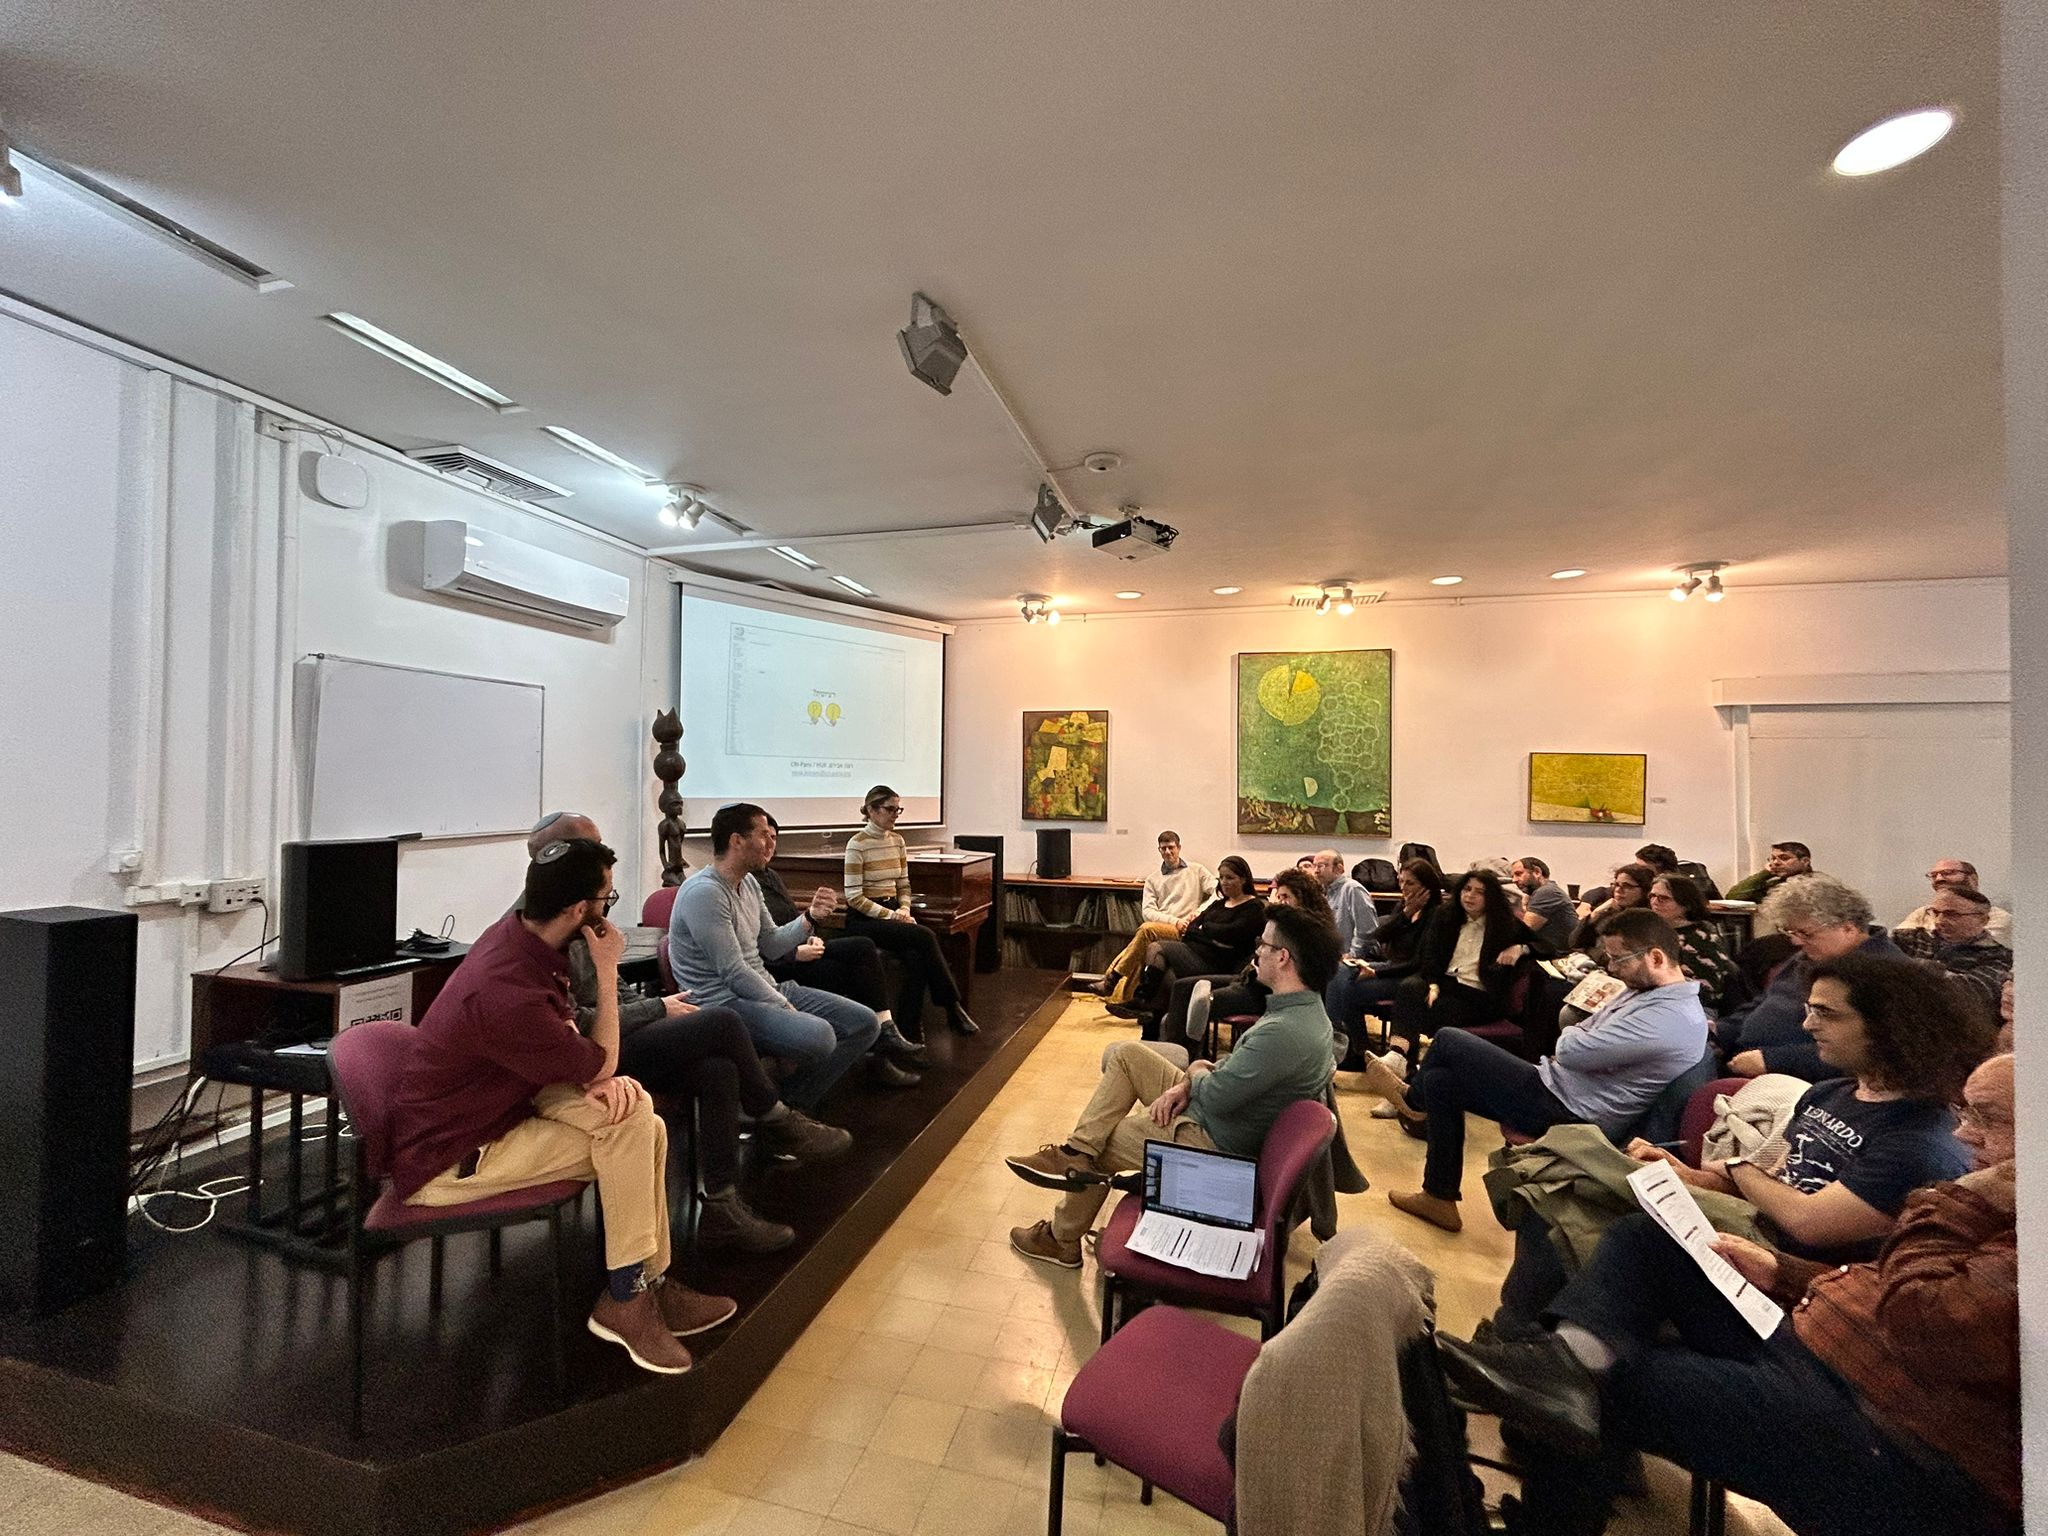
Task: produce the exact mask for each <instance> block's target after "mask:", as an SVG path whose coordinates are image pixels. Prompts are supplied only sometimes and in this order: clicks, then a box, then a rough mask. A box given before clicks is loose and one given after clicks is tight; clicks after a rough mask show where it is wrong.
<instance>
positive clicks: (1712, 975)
mask: <svg viewBox="0 0 2048 1536" xmlns="http://www.w3.org/2000/svg"><path fill="white" fill-rule="evenodd" d="M1650 910H1651V911H1652V912H1654V913H1656V914H1657V915H1658V916H1659V917H1661V918H1663V919H1664V921H1665V922H1667V923H1669V924H1670V925H1671V926H1672V928H1673V929H1675V930H1676V931H1677V933H1678V950H1679V953H1678V964H1679V967H1680V969H1682V970H1683V971H1684V972H1685V974H1686V975H1688V976H1690V977H1691V978H1692V979H1693V980H1694V981H1696V982H1698V983H1699V984H1700V1002H1701V1004H1702V1005H1703V1006H1704V1007H1705V1008H1706V1009H1707V1011H1708V1012H1710V1013H1719V1012H1720V1011H1721V993H1722V990H1723V989H1724V988H1725V987H1726V986H1727V985H1728V983H1729V982H1730V981H1731V980H1732V979H1733V978H1734V976H1735V957H1734V956H1733V955H1731V954H1729V953H1728V949H1727V946H1726V945H1724V944H1723V943H1722V942H1721V934H1720V931H1719V930H1718V929H1717V928H1715V927H1714V919H1713V915H1712V914H1711V913H1710V912H1708V910H1707V898H1706V897H1704V896H1702V895H1701V894H1700V888H1699V887H1698V886H1697V885H1695V884H1693V882H1692V881H1691V880H1690V879H1689V878H1688V877H1686V876H1684V875H1659V876H1658V877H1657V878H1656V879H1654V880H1652V881H1651V882H1650Z"/></svg>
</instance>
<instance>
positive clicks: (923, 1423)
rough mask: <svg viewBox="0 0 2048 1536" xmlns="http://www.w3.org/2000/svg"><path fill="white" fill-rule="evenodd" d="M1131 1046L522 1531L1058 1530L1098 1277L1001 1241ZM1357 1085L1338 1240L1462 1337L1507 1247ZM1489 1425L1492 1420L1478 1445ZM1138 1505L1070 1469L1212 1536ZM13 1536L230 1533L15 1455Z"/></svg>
mask: <svg viewBox="0 0 2048 1536" xmlns="http://www.w3.org/2000/svg"><path fill="white" fill-rule="evenodd" d="M1129 1037H1130V1026H1129V1025H1126V1024H1119V1023H1116V1022H1115V1021H1113V1020H1110V1019H1109V1018H1108V1017H1107V1016H1106V1015H1104V1014H1103V1013H1102V1012H1101V1010H1100V1008H1099V1007H1098V1006H1097V1005H1095V1004H1094V1003H1093V1002H1092V1001H1089V1000H1085V999H1076V1000H1075V1001H1074V1002H1073V1003H1072V1004H1071V1005H1070V1006H1068V1007H1067V1009H1066V1011H1065V1014H1064V1016H1063V1017H1061V1018H1060V1019H1059V1021H1058V1023H1057V1024H1056V1025H1055V1026H1054V1027H1053V1028H1052V1029H1051V1031H1050V1032H1049V1033H1048V1034H1046V1035H1045V1037H1044V1039H1043V1040H1042V1041H1040V1042H1039V1043H1038V1044H1037V1045H1036V1047H1035V1049H1034V1050H1033V1051H1032V1053H1031V1055H1030V1057H1029V1059H1028V1060H1026V1061H1025V1062H1024V1064H1023V1065H1022V1066H1021V1067H1019V1068H1018V1069H1017V1070H1016V1072H1015V1073H1014V1074H1013V1075H1012V1076H1010V1078H1009V1079H1008V1081H1007V1083H1006V1084H1005V1085H1004V1086H1003V1088H1002V1090H1001V1091H1000V1093H998V1094H997V1095H996V1096H995V1097H994V1099H993V1101H992V1102H990V1103H989V1104H988V1106H987V1107H986V1109H985V1110H983V1111H981V1113H980V1114H979V1117H978V1118H977V1119H976V1120H975V1121H974V1123H973V1124H972V1126H971V1127H970V1128H968V1129H966V1130H965V1133H964V1134H963V1135H962V1136H960V1137H959V1139H958V1141H957V1144H955V1145H953V1146H952V1148H951V1150H950V1151H949V1152H948V1153H947V1154H946V1155H945V1156H944V1157H943V1159H942V1160H940V1161H939V1162H938V1163H937V1165H936V1167H935V1169H934V1170H933V1171H932V1172H931V1173H930V1174H929V1176H928V1177H925V1178H924V1179H923V1181H922V1187H921V1188H920V1189H919V1190H918V1192H917V1194H916V1195H915V1197H914V1198H913V1199H911V1200H910V1202H909V1204H908V1205H907V1207H905V1208H904V1209H903V1210H902V1212H901V1214H900V1216H898V1217H897V1218H896V1219H895V1220H894V1221H893V1222H892V1223H891V1224H890V1225H889V1226H888V1227H887V1229H886V1230H885V1231H883V1232H882V1233H881V1235H880V1236H879V1237H878V1238H877V1239H875V1241H874V1243H873V1246H872V1247H871V1248H870V1249H869V1250H868V1251H867V1253H866V1256H865V1257H864V1258H862V1259H861V1260H860V1262H859V1263H858V1264H857V1265H855V1266H854V1267H853V1268H852V1270H851V1273H850V1274H849V1275H848V1276H847V1278H846V1279H845V1282H844V1284H843V1285H841V1286H840V1287H839V1289H838V1291H837V1293H836V1294H835V1295H834V1296H833V1297H832V1298H831V1300H830V1301H829V1303H828V1304H826V1305H825V1307H824V1308H823V1310H822V1311H820V1312H819V1313H818V1314H817V1316H816V1319H815V1321H812V1322H811V1323H810V1324H809V1326H808V1327H806V1328H804V1329H802V1330H801V1331H800V1332H799V1333H798V1334H797V1335H796V1336H795V1342H794V1343H793V1344H792V1345H791V1346H790V1348H789V1349H788V1352H787V1353H786V1354H785V1355H783V1357H782V1359H781V1362H780V1364H779V1365H777V1366H776V1367H775V1369H774V1370H773V1372H772V1373H771V1374H769V1375H768V1376H767V1378H766V1380H765V1381H764V1382H763V1383H762V1385H761V1386H760V1388H759V1390H758V1391H755V1392H754V1393H753V1394H752V1396H751V1397H750V1398H749V1399H748V1400H747V1401H746V1403H745V1404H744V1406H743V1407H741V1408H740V1410H739V1416H738V1419H737V1421H736V1422H734V1423H733V1424H732V1425H731V1426H730V1428H728V1429H726V1430H725V1432H724V1433H723V1434H722V1435H720V1436H719V1437H718V1438H717V1440H716V1441H715V1443H713V1444H712V1446H711V1449H710V1451H709V1453H708V1454H706V1455H704V1456H700V1457H697V1458H695V1459H693V1460H691V1461H689V1462H688V1463H686V1464H684V1465H682V1466H679V1467H676V1468H673V1469H671V1470H668V1471H665V1472H661V1473H658V1474H656V1475H653V1476H650V1477H644V1478H641V1479H639V1480H637V1481H633V1482H630V1483H627V1484H626V1485H624V1486H622V1487H618V1488H616V1489H614V1490H612V1491H610V1492H608V1493H604V1494H601V1495H599V1496H597V1497H594V1498H588V1499H585V1500H583V1501H581V1502H577V1503H574V1504H569V1505H565V1506H564V1507H561V1508H559V1509H556V1510H554V1511H552V1512H550V1513H547V1514H544V1515H541V1516H539V1517H537V1518H534V1519H532V1520H530V1521H529V1522H528V1523H526V1524H524V1525H521V1526H518V1527H517V1529H518V1530H519V1531H520V1532H521V1533H522V1536H682V1533H691V1536H774V1533H789V1536H861V1533H887V1536H923V1533H948V1536H950V1533H955V1532H971V1533H974V1536H1012V1533H1014V1536H1035V1533H1037V1532H1041V1531H1043V1530H1044V1529H1045V1524H1044V1521H1045V1509H1044V1500H1045V1486H1046V1446H1047V1427H1048V1423H1049V1416H1050V1415H1052V1414H1054V1413H1056V1412H1057V1409H1058V1405H1059V1402H1060V1399H1061V1396H1062V1395H1063V1394H1064V1392H1065V1389H1066V1384H1067V1382H1068V1381H1069V1380H1070V1379H1071V1378H1072V1375H1073V1373H1074V1371H1075V1370H1076V1369H1077V1368H1078V1367H1079V1365H1080V1364H1081V1362H1082V1361H1084V1360H1085V1359H1086V1358H1087V1357H1088V1354H1089V1353H1090V1352H1091V1351H1092V1350H1093V1348H1094V1344H1095V1340H1096V1337H1097V1333H1098V1323H1097V1313H1096V1310H1095V1307H1096V1303H1095V1295H1096V1287H1095V1284H1094V1278H1095V1277H1094V1270H1093V1265H1092V1263H1090V1264H1089V1265H1088V1266H1087V1267H1085V1268H1084V1269H1083V1270H1082V1271H1081V1272H1080V1273H1078V1274H1076V1273H1073V1272H1069V1271H1063V1270H1056V1269H1050V1268H1047V1267H1044V1266H1040V1265H1035V1264H1030V1263H1028V1262H1026V1261H1024V1260H1022V1259H1019V1258H1017V1257H1016V1256H1015V1255H1014V1254H1013V1253H1011V1252H1010V1251H1009V1249H1008V1247H1007V1243H1006V1241H1005V1238H1006V1234H1007V1231H1008V1228H1009V1227H1010V1226H1012V1225H1015V1224H1018V1223H1021V1222H1025V1221H1030V1220H1035V1219H1036V1218H1037V1217H1039V1216H1042V1215H1044V1214H1045V1213H1046V1211H1047V1209H1048V1208H1049V1205H1050V1201H1051V1198H1052V1197H1051V1196H1049V1195H1047V1194H1045V1193H1044V1192H1043V1191H1039V1190H1035V1189H1032V1188H1030V1187H1029V1186H1027V1185H1024V1184H1022V1183H1020V1182H1019V1181H1018V1180H1016V1179H1015V1178H1014V1177H1013V1176H1012V1175H1010V1174H1009V1173H1008V1172H1007V1171H1006V1170H1005V1169H1003V1167H1002V1166H1001V1163H1000V1156H1001V1154H1002V1153H1003V1152H1006V1151H1011V1150H1016V1149H1027V1150H1028V1149H1029V1148H1032V1147H1035V1146H1037V1145H1038V1144H1039V1143H1041V1142H1043V1141H1046V1140H1049V1139H1056V1138H1057V1137H1059V1136H1060V1135H1063V1134H1064V1133H1065V1131H1066V1130H1067V1129H1069V1128H1070V1127H1071V1122H1072V1117H1073V1115H1074V1113H1075V1111H1076V1110H1077V1109H1078V1107H1079V1105H1080V1103H1081V1102H1082V1100H1083V1099H1084V1098H1085V1095H1086V1092H1087V1089H1088V1086H1089V1084H1090V1082H1091V1081H1092V1079H1093V1076H1094V1073H1095V1070H1096V1059H1097V1057H1098V1056H1099V1055H1100V1053H1101V1050H1102V1047H1103V1046H1104V1045H1105V1044H1107V1043H1109V1042H1110V1041H1112V1040H1118V1039H1127V1038H1129ZM1356 1086H1357V1083H1356V1080H1355V1079H1350V1078H1345V1079H1340V1087H1341V1088H1342V1090H1343V1091H1341V1092H1340V1095H1339V1098H1340V1107H1341V1109H1342V1111H1343V1115H1344V1121H1345V1133H1346V1136H1347V1138H1348V1140H1349V1143H1350V1145H1351V1148H1352V1150H1353V1153H1354V1155H1355V1156H1357V1158H1358V1160H1359V1162H1360V1164H1361V1166H1362V1167H1364V1169H1365V1170H1366V1172H1367V1174H1368V1175H1369V1177H1370V1178H1371V1179H1372V1181H1373V1186H1374V1187H1373V1189H1372V1190H1371V1191H1370V1192H1368V1193H1366V1194H1363V1195H1355V1196H1345V1197H1342V1198H1341V1199H1340V1208H1341V1220H1342V1222H1343V1224H1344V1225H1347V1226H1348V1225H1351V1224H1354V1223H1358V1222H1365V1223H1370V1224H1372V1225H1375V1226H1379V1227H1381V1228H1382V1229H1383V1230H1386V1231H1388V1232H1389V1233H1391V1234H1393V1235H1394V1236H1396V1237H1397V1238H1398V1239H1399V1240H1400V1241H1402V1242H1403V1243H1405V1244H1407V1246H1408V1247H1409V1248H1411V1249H1412V1250H1413V1251H1414V1252H1415V1253H1416V1254H1418V1255H1419V1256H1420V1257H1422V1258H1423V1259H1424V1260H1425V1261H1426V1262H1428V1263H1429V1264H1430V1266H1431V1267H1432V1268H1433V1269H1434V1270H1435V1271H1436V1275H1437V1302H1438V1310H1439V1314H1440V1322H1441V1326H1442V1327H1443V1328H1444V1329H1445V1331H1447V1332H1449V1333H1452V1334H1456V1335H1461V1336H1462V1335H1464V1334H1466V1333H1469V1332H1470V1330H1471V1328H1472V1326H1473V1324H1474V1323H1476V1322H1477V1321H1478V1319H1479V1318H1481V1317H1483V1316H1486V1315H1488V1314H1490V1313H1491V1311H1492V1310H1493V1307H1494V1304H1495V1300H1496V1291H1497V1287H1498V1285H1499V1280H1500V1276H1501V1274H1502V1272H1503V1271H1504V1270H1505V1267H1506V1264H1507V1261H1508V1257H1509V1244H1508V1241H1507V1237H1506V1234H1504V1233H1502V1232H1501V1231H1499V1230H1498V1228H1497V1227H1496V1226H1495V1225H1494V1223H1493V1222H1492V1221H1491V1220H1490V1219H1488V1218H1487V1217H1486V1215H1485V1212H1484V1210H1483V1208H1482V1207H1480V1206H1479V1203H1478V1201H1477V1200H1476V1199H1474V1200H1469V1201H1468V1203H1467V1210H1468V1213H1469V1214H1470V1216H1471V1217H1472V1221H1471V1225H1470V1226H1468V1227H1467V1229H1466V1230H1465V1232H1464V1233H1462V1234H1460V1235H1459V1236H1456V1237H1452V1236H1448V1235H1445V1234H1443V1233H1439V1232H1437V1231H1436V1230H1435V1229H1434V1228H1430V1227H1426V1226H1423V1225H1422V1224H1420V1223H1417V1222H1415V1221H1413V1220H1411V1219H1410V1218H1408V1217H1405V1216H1402V1215H1400V1214H1399V1213H1398V1212H1395V1211H1393V1210H1392V1209H1391V1208H1390V1207H1388V1205H1387V1204H1386V1199H1385V1193H1386V1191H1387V1190H1389V1189H1405V1188H1413V1187H1415V1184H1416V1182H1417V1180H1418V1179H1419V1175H1420V1170H1421V1156H1422V1148H1421V1146H1420V1144H1419V1143H1417V1142H1414V1141H1412V1140H1409V1139H1408V1138H1406V1137H1404V1136H1402V1135H1401V1134H1400V1132H1399V1130H1398V1128H1397V1127H1395V1126H1394V1125H1392V1124H1391V1123H1389V1122H1386V1121H1379V1120H1372V1119H1370V1118H1369V1117H1368V1113H1367V1112H1368V1110H1369V1108H1370V1107H1371V1104H1372V1102H1373V1101H1372V1100H1370V1099H1368V1098H1366V1097H1365V1096H1364V1095H1362V1094H1360V1093H1357V1092H1355V1091H1352V1090H1355V1088H1356ZM1488 1129H1489V1128H1487V1127H1484V1126H1482V1125H1481V1124H1480V1123H1478V1122H1474V1123H1473V1124H1472V1135H1471V1136H1470V1137H1469V1138H1468V1146H1467V1163H1468V1169H1469V1172H1468V1191H1469V1192H1471V1193H1473V1194H1474V1195H1475V1196H1476V1193H1477V1189H1478V1184H1477V1176H1478V1172H1479V1170H1480V1169H1481V1168H1483V1166H1484V1161H1485V1156H1486V1153H1487V1152H1488V1151H1489V1150H1490V1141H1489V1136H1488ZM1313 1249H1314V1242H1313V1239H1312V1238H1310V1237H1309V1236H1308V1234H1307V1233H1306V1232H1305V1231H1304V1232H1301V1233H1299V1234H1297V1237H1296V1244H1295V1250H1294V1254H1293V1257H1292V1260H1291V1263H1292V1265H1293V1266H1294V1267H1295V1268H1296V1269H1301V1268H1305V1267H1306V1264H1307V1262H1308V1259H1309V1257H1310V1256H1311V1254H1312V1252H1313ZM1243 1326H1245V1327H1247V1328H1248V1327H1249V1326H1250V1325H1248V1324H1246V1325H1243ZM586 1363H588V1362H586ZM599 1363H600V1364H601V1361H600V1362H599ZM1490 1428H1491V1426H1490V1425H1489V1424H1488V1423H1486V1422H1485V1421H1476V1422H1475V1425H1474V1431H1475V1436H1476V1437H1477V1439H1478V1440H1479V1441H1480V1442H1482V1444H1483V1443H1484V1442H1486V1441H1487V1440H1488V1439H1489V1438H1490V1437H1489V1430H1490ZM252 1475H254V1474H252ZM1650 1490H1651V1491H1650V1496H1649V1497H1648V1498H1644V1499H1635V1500H1629V1501H1625V1503H1624V1505H1623V1506H1622V1508H1621V1510H1620V1511H1619V1513H1618V1515H1617V1518H1616V1520H1615V1523H1614V1525H1613V1527H1612V1529H1613V1531H1615V1532H1616V1533H1618V1536H1646V1533H1651V1532H1658V1533H1664V1532H1669V1533H1680V1532H1683V1531H1684V1529H1685V1482H1684V1479H1683V1478H1682V1476H1681V1475H1680V1474H1678V1473H1677V1472H1676V1470H1675V1469H1672V1468H1669V1467H1665V1466H1662V1465H1661V1464H1653V1465H1652V1466H1651V1468H1650ZM1495 1491H1496V1492H1497V1491H1498V1489H1497V1488H1496V1490H1495ZM1137 1493H1138V1490H1137V1484H1136V1482H1135V1480H1134V1479H1131V1478H1129V1477H1127V1476H1125V1475H1124V1474H1121V1473H1119V1472H1116V1471H1115V1470H1114V1469H1103V1470H1098V1469H1096V1468H1095V1467H1093V1466H1092V1465H1091V1464H1090V1463H1089V1462H1088V1460H1087V1458H1085V1457H1076V1458H1074V1459H1073V1460H1072V1462H1071V1463H1070V1466H1069V1474H1068V1484H1067V1502H1066V1528H1067V1530H1068V1531H1069V1532H1071V1533H1072V1536H1110V1533H1126V1532H1129V1533H1140V1532H1151V1533H1157V1532H1162V1531H1173V1530H1192V1531H1210V1532H1213V1531H1215V1530H1217V1529H1218V1527H1217V1526H1216V1525H1215V1524H1214V1522H1211V1521H1208V1520H1206V1519H1204V1518H1203V1517H1201V1516H1200V1515H1198V1514H1196V1513H1195V1512H1194V1511H1193V1510H1190V1509H1188V1508H1186V1507H1184V1506H1181V1505H1178V1504H1177V1503H1175V1501H1173V1500H1171V1499H1169V1498H1166V1497H1165V1496H1164V1495H1161V1496H1160V1497H1159V1499H1158V1501H1157V1502H1156V1503H1155V1504H1154V1505H1153V1506H1152V1507H1149V1508H1148V1507H1146V1506H1143V1505H1141V1504H1139V1503H1138V1501H1137ZM0 1525H4V1526H6V1527H7V1528H9V1529H21V1530H25V1531H27V1530H33V1531H38V1532H51V1533H58V1536H68V1533H71V1532H77V1533H80V1536H83V1533H85V1532H94V1533H98V1532H104V1531H116V1532H127V1531H133V1532H136V1533H138V1536H188V1533H191V1532H194V1531H204V1530H210V1529H214V1528H213V1527H208V1526H205V1525H203V1524H201V1523H199V1522H196V1521H193V1520H190V1519H188V1518H186V1517H184V1516H181V1515H178V1514H176V1513H174V1512H171V1511H167V1510H165V1509H162V1508H160V1507H158V1506H154V1505H147V1504H143V1503H140V1502H139V1501H136V1500H132V1499H126V1498H123V1497H122V1496H121V1495H118V1494H114V1493H111V1492H109V1491H107V1490H104V1489H100V1488H96V1487H93V1486H92V1485H90V1484H86V1483H82V1482H80V1481H78V1480H76V1479H73V1478H67V1477H63V1476H61V1475H60V1474H57V1473H54V1472H49V1471H46V1470H44V1469H42V1468H40V1467H34V1466H31V1465H28V1464H26V1463H23V1462H20V1461H18V1460H14V1459H11V1458H0ZM1729 1528H1730V1530H1731V1532H1735V1533H1741V1536H1778V1533H1781V1532H1782V1531H1783V1527H1782V1526H1780V1525H1779V1524H1778V1522H1777V1521H1776V1520H1775V1519H1773V1518H1772V1517H1771V1516H1770V1515H1769V1514H1768V1513H1766V1512H1763V1511H1761V1510H1757V1509H1755V1508H1754V1507H1753V1506H1748V1505H1746V1504H1745V1503H1744V1502H1743V1501H1741V1500H1731V1501H1730V1519H1729ZM1304 1536H1306V1533H1304Z"/></svg>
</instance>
